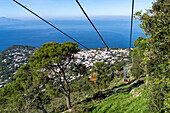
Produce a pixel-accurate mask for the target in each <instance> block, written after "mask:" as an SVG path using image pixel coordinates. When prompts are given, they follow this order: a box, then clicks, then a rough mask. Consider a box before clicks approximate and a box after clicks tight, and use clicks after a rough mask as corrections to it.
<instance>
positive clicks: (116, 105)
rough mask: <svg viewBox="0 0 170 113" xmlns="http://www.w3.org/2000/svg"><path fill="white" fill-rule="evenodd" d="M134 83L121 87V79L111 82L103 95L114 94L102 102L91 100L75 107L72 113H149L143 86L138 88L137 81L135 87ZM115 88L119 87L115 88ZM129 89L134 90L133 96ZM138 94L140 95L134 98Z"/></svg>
mask: <svg viewBox="0 0 170 113" xmlns="http://www.w3.org/2000/svg"><path fill="white" fill-rule="evenodd" d="M134 83H135V82H132V83H131V84H127V85H126V84H125V85H123V84H124V83H123V81H122V79H120V80H118V81H117V82H116V83H115V81H113V82H112V83H111V87H109V90H108V89H107V90H105V91H103V93H104V94H106V93H107V92H108V91H109V92H110V91H115V93H113V94H112V95H111V96H109V97H107V98H105V99H103V100H99V101H96V100H92V101H88V102H82V103H81V104H79V105H75V107H76V108H77V111H73V113H77V112H78V113H80V112H81V113H149V109H148V106H147V100H146V99H145V97H144V96H143V95H144V93H145V90H144V87H143V85H141V86H142V87H138V85H139V84H138V83H137V81H136V85H133V84H134ZM115 86H120V87H116V88H115ZM132 86H133V88H132ZM131 89H134V93H133V94H131V93H130V91H131ZM140 92H141V95H140V96H138V97H136V95H138V94H139V93H140Z"/></svg>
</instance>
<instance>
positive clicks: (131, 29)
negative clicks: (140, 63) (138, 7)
mask: <svg viewBox="0 0 170 113" xmlns="http://www.w3.org/2000/svg"><path fill="white" fill-rule="evenodd" d="M133 12H134V0H132V14H131V27H130V43H129V61H130V49H131V43H132V31H133Z"/></svg>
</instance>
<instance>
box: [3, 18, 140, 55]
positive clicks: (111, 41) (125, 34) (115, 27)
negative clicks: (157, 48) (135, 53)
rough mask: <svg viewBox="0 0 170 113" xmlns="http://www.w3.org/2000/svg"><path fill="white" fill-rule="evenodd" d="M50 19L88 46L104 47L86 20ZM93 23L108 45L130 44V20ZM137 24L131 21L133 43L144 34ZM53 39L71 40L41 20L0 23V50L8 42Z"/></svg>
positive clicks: (36, 44) (32, 43)
mask: <svg viewBox="0 0 170 113" xmlns="http://www.w3.org/2000/svg"><path fill="white" fill-rule="evenodd" d="M50 22H51V23H52V24H54V25H55V26H56V27H57V28H59V29H60V30H62V31H64V32H65V33H67V34H68V35H70V36H71V37H73V38H74V39H76V40H77V41H78V42H80V43H82V44H83V45H85V46H86V47H88V48H99V47H105V45H104V43H103V42H102V40H101V39H100V37H99V36H98V34H97V33H96V32H95V30H94V29H93V27H92V26H91V24H90V23H89V22H88V21H87V20H62V21H61V20H55V21H54V20H51V21H50ZM93 23H94V25H95V26H96V28H97V29H98V31H99V32H100V34H101V36H102V37H103V39H104V40H105V42H106V43H107V45H108V46H109V47H121V48H127V47H129V35H130V21H119V20H108V21H106V20H94V21H93ZM138 25H139V22H138V21H134V25H133V38H132V46H133V42H134V41H135V40H136V39H137V38H138V37H140V36H143V34H142V29H141V28H140V27H139V26H138ZM54 41H55V42H59V43H63V42H65V41H72V40H71V39H69V38H68V37H66V36H65V35H63V34H61V33H60V32H59V31H57V30H55V29H54V28H52V27H51V26H49V25H48V24H46V23H44V22H43V21H41V20H39V21H38V20H34V21H18V22H5V23H3V22H1V23H0V52H1V51H3V50H5V49H6V48H7V47H10V46H11V45H29V46H33V47H41V45H42V44H44V43H47V42H54ZM80 48H83V47H81V46H80Z"/></svg>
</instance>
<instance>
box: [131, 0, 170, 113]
mask: <svg viewBox="0 0 170 113" xmlns="http://www.w3.org/2000/svg"><path fill="white" fill-rule="evenodd" d="M169 4H170V1H169V0H157V1H156V2H155V3H153V6H152V9H149V10H147V12H146V13H143V14H142V12H141V11H140V12H137V13H136V16H135V17H136V18H137V19H139V20H140V21H141V24H140V27H141V28H142V29H143V30H144V33H145V35H147V36H149V37H148V38H142V37H140V38H138V40H137V41H135V43H134V46H137V47H138V48H136V49H135V50H134V53H135V54H136V53H137V55H138V56H140V57H141V58H142V59H143V61H142V62H141V63H139V65H141V64H143V66H142V69H143V70H144V74H145V75H149V80H150V84H149V87H148V89H149V93H148V95H147V96H148V99H149V107H150V110H151V111H152V112H168V110H169V102H168V100H169V99H168V98H169V96H168V95H169V91H170V87H169V84H170V80H169V74H170V73H169V72H170V71H169V70H170V62H169V58H170V54H169V51H170V49H169V47H170V37H169V35H170V34H169V23H170V22H169V17H170V13H169V10H170V7H169ZM138 67H139V66H138ZM134 73H135V72H134ZM139 74H140V73H139Z"/></svg>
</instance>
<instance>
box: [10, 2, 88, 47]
mask: <svg viewBox="0 0 170 113" xmlns="http://www.w3.org/2000/svg"><path fill="white" fill-rule="evenodd" d="M13 1H14V2H15V3H17V4H18V5H20V6H21V7H23V8H24V9H26V10H27V11H29V12H30V13H32V14H33V15H35V16H36V17H38V18H39V19H41V20H43V21H44V22H45V23H47V24H48V25H50V26H52V27H53V28H55V29H56V30H58V31H59V32H61V33H62V34H64V35H65V36H67V37H68V38H70V39H72V40H73V41H75V42H77V43H78V44H80V45H81V46H82V47H84V48H86V49H88V48H87V47H86V46H84V45H83V44H81V43H80V42H78V41H77V40H75V39H74V38H72V37H71V36H69V35H68V34H66V33H65V32H63V31H62V30H60V29H58V28H57V27H55V26H54V25H53V24H51V23H50V22H48V21H47V20H45V19H44V18H42V17H40V16H39V15H38V14H36V13H34V12H33V11H31V10H30V9H28V8H27V7H25V6H24V5H22V4H21V3H19V2H18V1H16V0H13Z"/></svg>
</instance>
